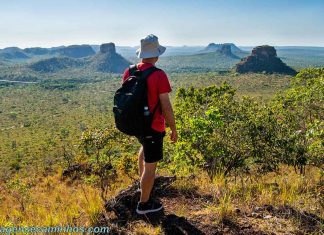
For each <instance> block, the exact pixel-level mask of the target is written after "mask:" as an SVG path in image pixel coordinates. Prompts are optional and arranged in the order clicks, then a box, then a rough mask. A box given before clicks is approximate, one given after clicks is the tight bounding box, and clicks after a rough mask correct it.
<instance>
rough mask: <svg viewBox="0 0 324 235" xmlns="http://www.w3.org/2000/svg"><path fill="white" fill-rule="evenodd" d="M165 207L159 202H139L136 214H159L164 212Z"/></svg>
mask: <svg viewBox="0 0 324 235" xmlns="http://www.w3.org/2000/svg"><path fill="white" fill-rule="evenodd" d="M162 208H163V206H162V204H161V203H160V202H158V201H153V200H151V199H150V200H148V201H147V202H138V204H137V208H136V212H137V214H140V215H144V214H146V213H151V212H157V211H160V210H162Z"/></svg>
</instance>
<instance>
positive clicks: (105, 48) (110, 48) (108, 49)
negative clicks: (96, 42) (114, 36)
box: [100, 42, 116, 54]
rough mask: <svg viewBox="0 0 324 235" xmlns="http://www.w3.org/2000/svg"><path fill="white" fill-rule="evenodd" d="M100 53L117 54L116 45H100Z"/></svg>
mask: <svg viewBox="0 0 324 235" xmlns="http://www.w3.org/2000/svg"><path fill="white" fill-rule="evenodd" d="M100 53H110V54H116V47H115V44H114V43H112V42H110V43H104V44H101V45H100Z"/></svg>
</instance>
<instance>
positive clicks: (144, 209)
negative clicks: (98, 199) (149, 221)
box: [123, 34, 178, 214]
mask: <svg viewBox="0 0 324 235" xmlns="http://www.w3.org/2000/svg"><path fill="white" fill-rule="evenodd" d="M165 50H166V48H165V47H163V46H161V45H159V41H158V38H157V37H156V36H155V35H153V34H150V35H148V36H146V37H145V38H143V39H142V40H141V47H140V48H139V49H138V50H137V51H136V54H137V56H138V58H140V59H141V62H140V63H139V64H137V69H138V70H140V71H144V70H146V69H148V68H151V67H152V66H155V63H156V62H157V61H158V59H159V56H160V55H162V54H163V53H164V52H165ZM128 77H129V69H126V70H125V72H124V75H123V81H125V80H126V79H127V78H128ZM147 90H148V91H147V92H148V106H149V107H148V108H149V111H150V112H151V113H154V115H153V120H152V125H151V133H150V134H149V135H146V136H138V137H137V138H138V140H139V142H140V143H141V144H142V146H141V148H140V150H139V153H138V166H139V174H140V179H141V184H140V185H141V197H140V201H139V202H138V205H137V208H136V212H137V213H138V214H146V213H149V212H156V211H159V210H161V209H162V208H163V206H162V204H161V203H159V202H157V201H154V200H153V199H152V198H150V194H151V191H152V188H153V184H154V179H155V171H156V165H157V162H158V161H159V160H161V159H162V158H163V137H164V136H165V121H166V122H167V124H168V125H169V127H170V129H171V134H170V138H171V141H172V142H173V143H175V142H176V141H177V138H178V136H177V130H176V125H175V120H174V115H173V110H172V105H171V102H170V99H169V94H168V93H169V92H171V86H170V83H169V80H168V77H167V75H166V74H165V72H164V71H163V70H158V71H155V72H153V73H152V74H151V75H150V76H149V77H148V78H147ZM154 111H155V112H154Z"/></svg>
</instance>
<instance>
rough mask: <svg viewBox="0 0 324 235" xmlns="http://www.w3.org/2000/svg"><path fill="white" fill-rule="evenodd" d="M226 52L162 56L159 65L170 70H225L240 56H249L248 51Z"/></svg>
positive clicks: (237, 60)
mask: <svg viewBox="0 0 324 235" xmlns="http://www.w3.org/2000/svg"><path fill="white" fill-rule="evenodd" d="M229 53H230V54H227V53H225V52H224V51H215V52H208V53H200V54H194V55H182V56H168V57H161V58H160V59H159V62H158V64H157V65H158V66H161V67H163V68H166V70H168V71H169V72H186V71H187V72H203V71H224V70H229V69H230V68H232V67H233V66H234V65H235V64H236V63H238V62H239V61H240V58H242V57H244V56H247V55H248V53H246V52H239V53H236V54H234V53H232V52H231V51H230V52H229Z"/></svg>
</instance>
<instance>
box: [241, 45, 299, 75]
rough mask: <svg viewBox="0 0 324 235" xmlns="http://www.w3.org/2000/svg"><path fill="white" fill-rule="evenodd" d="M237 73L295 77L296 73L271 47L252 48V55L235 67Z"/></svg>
mask: <svg viewBox="0 0 324 235" xmlns="http://www.w3.org/2000/svg"><path fill="white" fill-rule="evenodd" d="M235 71H236V72H238V73H249V72H266V73H281V74H289V75H296V71H295V70H294V69H292V68H290V67H289V66H287V65H286V64H285V63H284V62H282V61H281V59H280V58H278V57H277V52H276V49H275V48H274V47H272V46H268V45H265V46H258V47H255V48H253V50H252V54H251V55H250V56H248V57H245V58H243V59H242V60H241V61H240V62H239V63H238V64H237V65H236V66H235Z"/></svg>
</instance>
